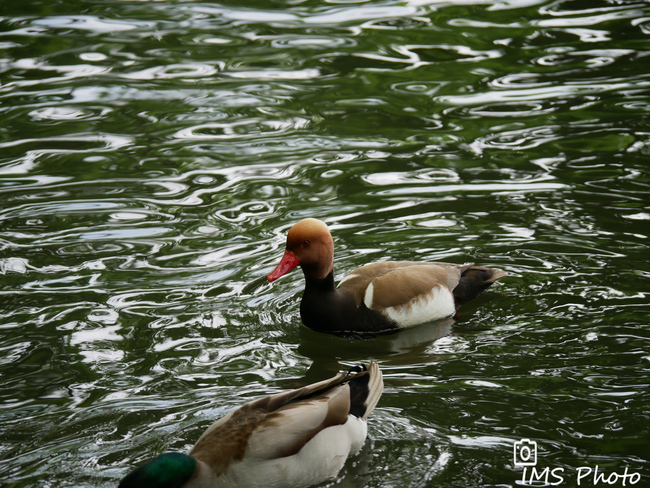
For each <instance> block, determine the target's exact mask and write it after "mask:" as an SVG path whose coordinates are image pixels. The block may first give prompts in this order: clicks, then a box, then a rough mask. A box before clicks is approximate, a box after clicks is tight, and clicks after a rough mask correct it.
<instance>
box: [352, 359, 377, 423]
mask: <svg viewBox="0 0 650 488" xmlns="http://www.w3.org/2000/svg"><path fill="white" fill-rule="evenodd" d="M357 372H361V373H365V372H367V373H368V374H358V375H356V377H354V379H352V380H350V382H349V385H350V413H351V414H352V415H354V416H355V417H360V418H364V419H367V418H368V416H369V415H370V413H371V412H372V411H373V410H374V409H375V405H377V402H378V401H379V397H381V393H382V391H384V381H383V379H382V375H381V371H380V370H379V366H377V363H375V362H371V363H369V364H368V366H366V365H361V367H356V368H353V369H352V370H350V373H349V374H351V373H357Z"/></svg>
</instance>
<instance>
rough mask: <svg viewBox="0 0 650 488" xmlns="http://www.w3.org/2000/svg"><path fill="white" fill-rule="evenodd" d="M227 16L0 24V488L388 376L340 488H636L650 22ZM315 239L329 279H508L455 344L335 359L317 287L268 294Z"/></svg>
mask: <svg viewBox="0 0 650 488" xmlns="http://www.w3.org/2000/svg"><path fill="white" fill-rule="evenodd" d="M240 5H241V2H226V3H198V2H190V1H185V2H183V1H168V2H129V1H110V2H109V1H100V0H97V1H71V0H66V1H63V0H61V1H50V2H39V1H33V0H26V1H23V2H8V1H4V2H2V4H1V5H0V149H1V150H0V375H1V376H0V378H1V381H0V480H2V482H1V483H0V484H1V485H2V486H7V487H11V488H18V487H20V488H23V487H25V488H37V487H38V488H42V487H52V488H54V487H79V488H81V487H112V486H116V484H117V482H118V480H119V479H120V478H121V477H122V476H124V475H125V474H126V472H128V471H129V470H130V469H131V468H132V467H133V466H134V465H136V464H138V463H140V462H143V461H145V460H147V459H149V458H151V457H153V456H155V455H157V454H159V453H161V452H164V451H167V450H180V451H187V450H188V449H189V448H190V447H191V445H192V444H193V443H194V441H195V440H196V439H198V437H199V435H200V434H201V432H202V431H203V430H204V429H205V428H207V426H208V425H209V424H210V423H211V422H212V420H214V419H216V418H217V417H219V416H221V415H223V414H224V413H226V412H227V411H228V410H230V409H231V408H233V407H235V406H237V405H239V404H241V403H243V402H245V401H248V400H249V399H252V398H256V397H258V396H260V395H265V394H269V393H272V392H277V391H281V390H284V389H288V388H294V387H297V386H301V385H304V384H306V383H308V382H311V381H316V380H320V379H323V378H325V377H328V376H329V375H332V374H333V373H335V372H336V371H338V370H339V369H343V368H348V367H349V366H350V365H352V364H354V363H357V362H360V361H367V360H370V359H374V360H376V361H377V362H378V363H379V364H380V367H381V368H382V370H383V373H384V379H385V384H386V388H385V392H384V395H383V397H382V398H381V400H380V402H379V405H378V408H377V409H376V411H375V413H374V415H373V416H372V418H371V420H370V423H369V436H368V437H369V438H368V441H367V442H366V444H365V447H364V449H363V451H362V452H361V454H360V455H359V456H357V457H355V458H354V459H351V460H350V461H349V462H348V463H347V464H346V467H345V468H344V469H343V471H342V472H341V477H340V479H339V480H338V481H337V483H335V484H334V486H342V487H368V488H370V487H382V488H388V487H395V488H401V487H442V488H451V487H473V486H479V487H514V486H519V485H518V483H517V482H518V480H519V481H521V479H522V475H523V469H522V468H520V467H517V466H515V465H514V460H513V446H514V444H515V442H519V441H520V440H521V439H531V440H533V441H536V442H537V444H538V463H537V469H538V471H539V472H543V470H544V469H545V468H548V471H547V473H548V475H549V478H548V481H549V484H550V483H556V485H554V486H562V487H572V486H600V487H604V486H633V485H634V486H650V391H649V388H648V383H649V380H648V373H649V370H650V342H649V339H650V327H649V325H650V299H649V297H648V294H649V290H650V263H649V259H648V256H649V253H648V239H649V237H650V197H649V195H650V171H649V169H648V168H649V164H648V161H649V156H650V124H649V114H650V75H649V74H648V66H649V64H648V63H649V62H650V61H649V59H650V57H649V55H650V4H648V3H647V2H643V1H625V0H610V1H599V0H593V1H589V2H585V1H572V2H570V1H554V2H549V1H535V0H521V1H515V0H511V1H500V2H492V1H489V2H488V1H479V0H476V1H472V0H467V1H462V2H461V1H457V2H453V1H448V2H442V1H440V2H436V1H427V0H421V1H406V2H398V1H393V0H387V1H384V2H375V1H369V2H362V1H360V2H355V1H352V0H340V1H331V2H319V1H312V0H308V1H291V2H280V1H271V0H267V1H261V0H258V1H255V2H247V6H246V7H241V6H240ZM304 217H318V218H321V219H323V220H325V221H326V222H327V223H328V224H329V225H330V227H331V229H332V232H333V234H334V240H335V246H336V253H335V274H336V277H337V279H340V278H341V277H342V276H343V275H344V274H346V273H347V272H349V271H351V270H352V269H354V268H355V267H357V266H359V265H361V264H364V263H367V262H370V261H375V260H382V259H396V260H437V261H450V262H457V263H462V262H467V261H472V262H475V263H477V264H481V265H488V266H493V267H499V268H502V269H504V270H506V271H508V272H509V277H508V278H507V279H504V280H503V281H502V282H501V283H499V284H498V285H497V286H494V287H493V288H492V289H491V290H490V291H489V292H487V293H486V294H484V295H483V296H481V297H480V298H479V299H477V300H475V301H473V302H470V303H469V304H467V305H466V306H464V307H463V308H462V309H461V312H462V315H461V317H460V318H459V319H458V320H456V321H454V322H453V323H446V324H437V325H435V326H429V327H419V328H416V329H413V330H410V331H407V332H404V333H401V334H397V335H393V336H386V337H379V338H376V339H372V340H366V341H352V340H346V339H341V338H337V337H333V336H332V337H330V336H326V335H323V334H318V333H316V332H312V331H310V330H307V329H306V328H305V327H303V326H302V325H301V323H300V319H299V316H298V306H299V300H300V295H301V293H302V286H303V281H302V277H301V276H300V273H299V272H295V273H293V274H291V275H289V276H288V277H285V278H283V279H282V280H279V281H277V282H275V283H273V284H272V285H271V284H268V283H267V282H266V279H265V276H266V274H267V273H268V272H269V271H270V270H271V269H272V268H273V266H274V265H275V264H276V263H277V262H278V261H279V259H280V257H281V254H282V252H283V245H284V235H285V233H286V231H287V229H288V228H289V227H290V226H291V224H293V223H294V222H296V221H297V220H299V219H301V218H304ZM596 468H597V469H598V470H599V473H601V474H602V473H604V474H605V475H606V476H607V477H608V478H607V479H608V480H610V481H612V483H607V482H605V481H604V478H596V479H594V474H593V473H592V474H589V475H587V473H588V469H591V470H592V471H595V469H596ZM551 470H555V471H551ZM626 470H627V474H628V476H629V477H627V478H623V474H624V473H625V472H626ZM528 472H530V469H529V470H528ZM553 473H554V475H555V476H552V474H553ZM612 473H615V474H619V475H620V476H615V477H613V478H612V477H611V475H612ZM580 475H585V476H584V477H582V478H581V479H580V484H579V485H578V481H579V476H580ZM632 475H636V476H638V479H637V478H631V476H632ZM624 482H625V483H626V484H624Z"/></svg>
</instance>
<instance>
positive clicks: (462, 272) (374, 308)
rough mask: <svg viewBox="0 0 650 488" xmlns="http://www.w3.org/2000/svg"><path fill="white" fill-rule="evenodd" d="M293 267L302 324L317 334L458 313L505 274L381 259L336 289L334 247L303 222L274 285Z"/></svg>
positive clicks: (273, 276)
mask: <svg viewBox="0 0 650 488" xmlns="http://www.w3.org/2000/svg"><path fill="white" fill-rule="evenodd" d="M296 266H300V267H301V268H302V271H303V273H304V275H305V282H306V284H305V292H304V294H303V296H302V301H301V303H300V317H301V318H302V322H303V324H305V325H306V326H307V327H309V328H310V329H313V330H316V331H319V332H328V333H331V334H336V335H352V336H355V335H365V334H370V335H372V334H379V333H386V332H393V331H396V330H399V329H402V328H406V327H412V326H415V325H419V324H423V323H425V322H431V321H435V320H439V319H443V318H447V317H451V316H452V315H454V314H455V313H456V310H457V309H458V307H460V306H461V305H462V304H463V303H465V302H467V301H469V300H471V299H473V298H476V297H477V296H478V295H480V294H481V293H482V292H483V291H484V290H485V289H486V288H487V287H489V286H490V285H491V284H492V283H494V282H495V281H496V280H498V279H500V278H502V277H504V276H506V273H505V272H504V271H501V270H499V269H494V268H485V267H483V266H474V265H472V264H451V263H437V262H432V263H428V262H412V261H385V262H379V263H373V264H367V265H365V266H362V267H361V268H359V269H356V270H354V271H353V272H352V273H350V274H349V275H347V276H346V277H345V278H343V279H342V280H341V282H340V283H339V286H338V288H335V287H334V243H333V241H332V235H331V234H330V231H329V229H328V228H327V225H325V223H324V222H321V221H320V220H317V219H304V220H301V221H300V222H298V223H297V224H295V225H294V226H293V227H291V229H289V234H288V235H287V247H286V250H285V252H284V256H283V257H282V260H281V261H280V263H279V264H278V265H277V267H276V268H275V269H274V270H273V271H272V272H271V273H270V274H269V275H268V277H267V278H268V280H269V281H270V282H271V281H275V280H277V279H278V278H280V277H281V276H284V275H285V274H287V273H288V272H289V271H291V270H292V269H293V268H295V267H296Z"/></svg>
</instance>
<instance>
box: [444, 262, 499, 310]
mask: <svg viewBox="0 0 650 488" xmlns="http://www.w3.org/2000/svg"><path fill="white" fill-rule="evenodd" d="M507 274H508V273H506V272H505V271H501V270H500V269H496V268H485V267H483V266H469V267H468V268H467V269H466V270H465V271H463V273H462V275H461V277H460V282H459V283H458V286H456V288H454V301H455V302H456V308H458V307H460V306H461V305H462V304H464V303H466V302H469V301H470V300H472V299H474V298H476V297H477V296H479V295H480V294H481V293H483V292H484V291H485V290H486V289H487V288H488V287H489V286H490V285H491V284H492V283H494V282H495V281H497V280H499V279H501V278H503V277H504V276H506V275H507Z"/></svg>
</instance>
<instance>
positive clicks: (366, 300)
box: [363, 283, 375, 308]
mask: <svg viewBox="0 0 650 488" xmlns="http://www.w3.org/2000/svg"><path fill="white" fill-rule="evenodd" d="M374 294H375V287H374V286H373V285H372V283H370V284H369V285H368V288H366V294H365V296H364V297H363V303H365V304H366V307H368V308H372V300H373V295H374Z"/></svg>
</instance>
